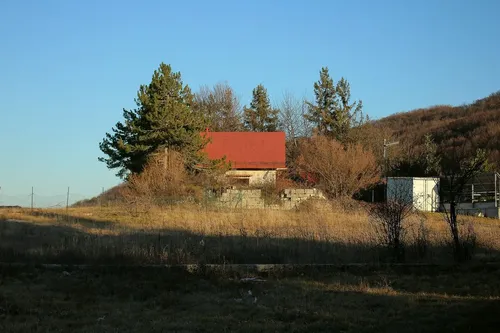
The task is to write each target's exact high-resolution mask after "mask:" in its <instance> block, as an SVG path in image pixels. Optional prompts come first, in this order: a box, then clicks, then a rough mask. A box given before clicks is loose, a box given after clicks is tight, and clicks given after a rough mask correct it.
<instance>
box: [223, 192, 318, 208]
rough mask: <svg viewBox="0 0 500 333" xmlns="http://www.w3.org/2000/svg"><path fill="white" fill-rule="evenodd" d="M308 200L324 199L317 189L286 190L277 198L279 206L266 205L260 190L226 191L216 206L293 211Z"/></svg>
mask: <svg viewBox="0 0 500 333" xmlns="http://www.w3.org/2000/svg"><path fill="white" fill-rule="evenodd" d="M310 198H317V199H326V198H325V196H324V195H323V193H322V192H321V191H320V190H318V189H286V190H284V191H283V193H282V194H281V195H280V197H279V200H280V203H279V204H273V205H266V202H265V200H264V198H263V197H262V191H261V190H260V189H228V190H226V191H225V192H223V193H222V195H221V196H220V197H219V198H218V201H217V204H218V205H219V206H222V207H228V208H250V209H252V208H268V209H269V208H270V209H293V208H296V207H297V206H298V205H299V204H300V203H301V202H303V201H305V200H307V199H310Z"/></svg>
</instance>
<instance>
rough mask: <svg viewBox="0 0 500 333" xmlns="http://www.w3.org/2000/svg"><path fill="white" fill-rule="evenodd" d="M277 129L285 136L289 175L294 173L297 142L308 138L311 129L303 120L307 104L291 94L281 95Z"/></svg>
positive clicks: (297, 152)
mask: <svg viewBox="0 0 500 333" xmlns="http://www.w3.org/2000/svg"><path fill="white" fill-rule="evenodd" d="M279 110H280V113H279V129H280V130H282V131H283V132H285V134H286V161H287V167H288V170H289V172H290V174H291V175H294V174H295V173H296V160H297V157H298V156H299V142H300V140H301V139H302V138H304V137H310V136H311V133H312V128H311V125H310V123H309V122H308V121H307V120H306V119H305V118H304V114H306V112H307V104H306V102H305V99H304V100H300V99H298V98H296V97H295V96H294V95H293V94H292V93H290V92H285V93H283V99H282V100H281V103H280V107H279Z"/></svg>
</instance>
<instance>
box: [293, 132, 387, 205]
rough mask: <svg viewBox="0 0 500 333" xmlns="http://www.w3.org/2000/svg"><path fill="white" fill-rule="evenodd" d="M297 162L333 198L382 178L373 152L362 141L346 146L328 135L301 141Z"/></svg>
mask: <svg viewBox="0 0 500 333" xmlns="http://www.w3.org/2000/svg"><path fill="white" fill-rule="evenodd" d="M297 165H298V168H299V170H300V173H301V174H302V175H304V177H305V178H307V179H308V180H309V181H312V182H314V183H316V184H317V186H318V187H319V188H321V189H322V190H323V192H324V193H325V195H327V196H328V197H330V198H339V197H352V196H353V195H354V194H355V193H356V192H358V191H359V190H361V189H363V188H367V187H369V186H371V185H374V184H376V183H377V182H378V181H379V180H380V172H379V168H378V165H377V163H376V160H375V156H374V155H373V154H372V152H371V151H369V150H366V149H365V148H363V147H362V146H361V145H358V144H349V145H346V146H344V145H342V144H341V143H340V142H338V141H336V140H331V139H328V138H326V137H324V136H317V137H313V138H311V139H308V140H305V141H304V142H302V143H301V146H300V156H299V158H298V160H297Z"/></svg>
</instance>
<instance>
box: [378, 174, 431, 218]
mask: <svg viewBox="0 0 500 333" xmlns="http://www.w3.org/2000/svg"><path fill="white" fill-rule="evenodd" d="M387 200H405V201H407V202H412V203H413V205H414V207H415V208H416V209H418V210H420V211H423V212H437V211H438V210H439V178H430V177H389V178H387Z"/></svg>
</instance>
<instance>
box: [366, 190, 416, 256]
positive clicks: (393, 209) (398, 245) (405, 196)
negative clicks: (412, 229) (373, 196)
mask: <svg viewBox="0 0 500 333" xmlns="http://www.w3.org/2000/svg"><path fill="white" fill-rule="evenodd" d="M388 191H390V193H388V195H387V197H388V200H387V201H386V202H383V203H379V204H375V205H373V206H371V207H370V210H369V216H370V221H371V222H372V224H373V226H374V227H375V232H376V235H377V236H378V238H379V241H380V243H381V244H382V245H384V246H386V247H387V249H388V250H389V251H390V253H391V256H392V258H393V259H394V260H395V261H398V262H401V261H403V260H404V249H405V246H404V244H403V239H404V236H405V234H406V231H407V226H406V224H407V221H408V219H409V217H410V216H412V215H413V214H416V211H415V209H414V198H413V197H412V195H411V189H410V188H408V186H406V184H405V183H395V184H394V185H393V186H391V187H390V188H388Z"/></svg>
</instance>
